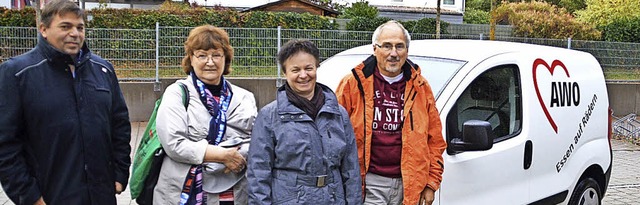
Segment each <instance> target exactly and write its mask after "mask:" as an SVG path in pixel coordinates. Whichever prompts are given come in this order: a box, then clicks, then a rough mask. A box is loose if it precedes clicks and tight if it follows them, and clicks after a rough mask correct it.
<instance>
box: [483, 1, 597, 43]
mask: <svg viewBox="0 0 640 205" xmlns="http://www.w3.org/2000/svg"><path fill="white" fill-rule="evenodd" d="M495 15H496V22H497V23H498V24H511V25H513V27H514V35H516V36H519V37H528V38H556V39H561V38H568V37H571V38H573V39H576V40H599V39H600V32H599V31H598V30H596V29H595V28H594V27H592V26H590V25H587V24H585V23H581V22H578V21H576V20H575V18H573V16H572V15H571V14H569V13H568V12H567V11H566V10H565V9H563V8H558V7H556V6H554V5H551V4H548V3H545V2H530V3H508V4H503V5H500V6H499V7H498V8H497V9H496V10H495Z"/></svg>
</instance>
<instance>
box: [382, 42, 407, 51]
mask: <svg viewBox="0 0 640 205" xmlns="http://www.w3.org/2000/svg"><path fill="white" fill-rule="evenodd" d="M375 45H376V46H377V47H378V48H381V49H382V50H384V51H387V52H390V51H391V50H393V48H396V52H402V51H405V50H406V49H407V45H405V44H402V43H398V44H396V45H395V46H394V45H393V44H390V43H385V44H382V45H380V44H377V43H376V44H375Z"/></svg>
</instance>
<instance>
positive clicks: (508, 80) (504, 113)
mask: <svg viewBox="0 0 640 205" xmlns="http://www.w3.org/2000/svg"><path fill="white" fill-rule="evenodd" d="M521 94H522V93H521V90H520V78H519V73H518V67H517V66H516V65H506V66H499V67H495V68H492V69H490V70H488V71H486V72H484V73H482V74H481V75H480V76H478V77H477V78H476V79H475V80H473V82H472V83H471V84H470V85H469V86H468V87H467V88H466V89H465V91H464V92H463V93H462V95H461V96H460V97H459V98H458V100H457V101H456V103H455V104H454V106H453V108H452V109H451V111H450V112H449V114H448V115H447V125H446V126H447V141H448V142H450V141H451V139H453V138H462V125H463V123H464V122H466V121H468V120H482V121H488V122H489V123H490V124H491V128H492V130H493V133H494V134H495V138H494V140H493V141H494V143H497V142H500V141H503V140H506V139H509V138H511V137H513V136H515V135H516V134H517V133H519V132H520V130H521V128H522V98H521Z"/></svg>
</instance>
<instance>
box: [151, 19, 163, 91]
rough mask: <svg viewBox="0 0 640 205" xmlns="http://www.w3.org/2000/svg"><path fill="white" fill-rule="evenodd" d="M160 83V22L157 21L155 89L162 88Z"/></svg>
mask: <svg viewBox="0 0 640 205" xmlns="http://www.w3.org/2000/svg"><path fill="white" fill-rule="evenodd" d="M161 86H162V85H161V84H160V22H156V82H155V83H153V91H155V92H160V91H161V90H162V88H161Z"/></svg>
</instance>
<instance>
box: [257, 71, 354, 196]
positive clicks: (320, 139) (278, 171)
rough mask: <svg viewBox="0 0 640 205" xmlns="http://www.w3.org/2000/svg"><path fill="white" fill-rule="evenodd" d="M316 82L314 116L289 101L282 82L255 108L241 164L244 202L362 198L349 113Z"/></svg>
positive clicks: (326, 88)
mask: <svg viewBox="0 0 640 205" xmlns="http://www.w3.org/2000/svg"><path fill="white" fill-rule="evenodd" d="M319 85H320V86H321V88H322V90H323V93H324V95H325V104H324V106H323V107H322V108H321V109H320V111H319V112H318V116H316V120H315V121H313V120H312V119H311V118H310V117H309V116H308V115H307V114H305V112H304V111H302V110H301V109H299V108H297V107H296V106H294V105H293V104H291V103H290V102H289V100H288V99H287V95H286V93H285V89H284V87H281V88H280V89H278V93H277V96H276V100H275V101H273V102H271V103H270V104H268V105H266V106H265V107H264V108H262V109H261V110H260V112H259V113H258V118H257V119H256V122H255V126H254V127H253V132H252V137H251V146H249V157H248V160H249V161H248V166H247V167H248V170H247V180H248V182H249V185H248V189H249V204H314V205H320V204H362V188H361V186H362V182H361V178H360V167H359V165H358V154H357V148H356V144H355V138H354V133H353V128H352V127H351V122H350V120H349V115H348V114H347V112H346V111H345V109H344V108H343V107H341V106H340V105H339V104H338V101H337V99H336V97H335V94H334V93H333V92H332V91H331V90H330V89H329V88H328V87H326V86H324V85H321V84H319ZM323 175H326V177H322V176H323ZM319 180H320V181H319ZM322 180H324V183H323V181H322ZM323 185H324V186H323Z"/></svg>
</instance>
